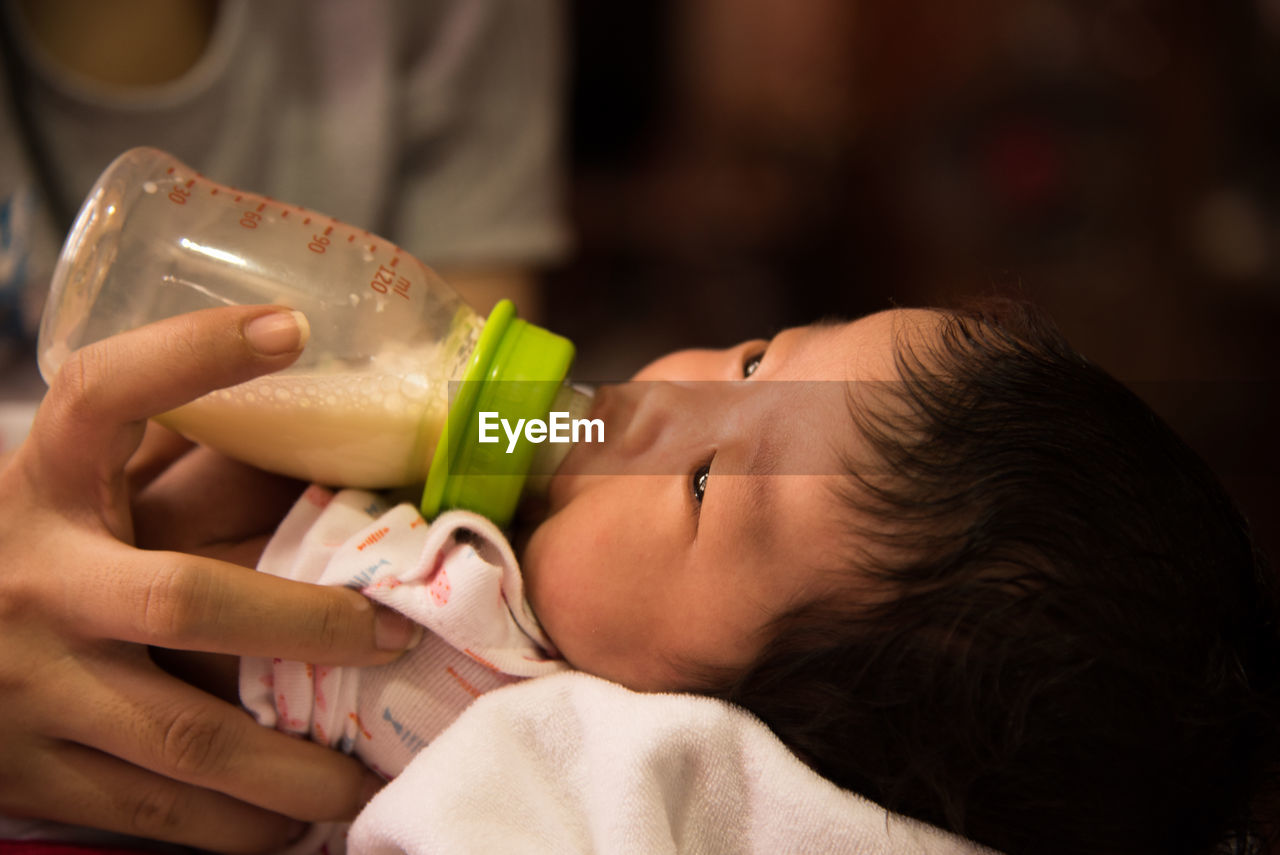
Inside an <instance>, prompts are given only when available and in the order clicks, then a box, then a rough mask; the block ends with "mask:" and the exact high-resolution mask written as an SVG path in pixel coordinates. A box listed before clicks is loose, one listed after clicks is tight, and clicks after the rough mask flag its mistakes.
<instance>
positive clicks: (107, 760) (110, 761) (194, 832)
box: [6, 743, 305, 852]
mask: <svg viewBox="0 0 1280 855" xmlns="http://www.w3.org/2000/svg"><path fill="white" fill-rule="evenodd" d="M53 794H56V795H53ZM6 809H7V810H8V811H10V812H11V813H13V814H15V815H25V816H32V817H39V818H41V819H48V820H53V821H55V822H63V823H69V824H72V825H82V826H88V827H90V828H100V829H103V830H106V831H115V832H119V833H121V834H130V835H134V836H136V837H143V838H146V839H148V840H161V841H165V842H168V843H177V844H182V845H186V846H196V847H199V848H201V849H207V850H214V851H219V852H274V851H279V850H280V849H282V848H283V847H284V846H285V845H286V844H288V843H289V842H290V841H291V840H293V839H294V838H296V837H297V836H298V835H299V834H300V833H301V831H302V830H303V829H304V827H305V826H304V825H303V824H302V823H301V822H300V821H299V820H295V819H292V818H289V817H286V816H281V815H280V814H276V813H272V812H271V811H268V810H265V809H263V808H260V807H255V806H253V805H250V804H246V803H245V802H242V801H239V800H237V799H234V798H231V797H230V796H227V795H224V794H222V793H219V792H215V791H212V790H206V789H203V788H201V787H197V786H193V785H191V784H185V783H182V782H180V781H174V780H173V779H171V778H166V777H164V776H163V775H158V774H156V773H154V772H150V771H148V770H146V769H142V768H140V767H138V766H134V765H132V764H130V763H126V762H124V761H122V760H119V759H117V758H115V757H112V756H110V755H107V754H103V753H101V752H99V751H96V750H94V749H90V748H85V747H83V746H80V745H76V744H74V743H60V744H57V745H55V746H52V747H51V750H49V751H48V752H45V753H44V754H43V755H42V756H41V759H40V762H39V763H38V764H32V768H31V769H29V770H28V774H26V775H25V776H24V778H23V782H22V787H21V789H20V790H18V791H17V792H16V793H15V798H13V799H10V800H8V801H7V804H6Z"/></svg>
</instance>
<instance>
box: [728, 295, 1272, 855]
mask: <svg viewBox="0 0 1280 855" xmlns="http://www.w3.org/2000/svg"><path fill="white" fill-rule="evenodd" d="M940 323H941V325H942V333H941V336H940V337H936V338H935V337H932V336H927V337H924V338H928V339H929V341H928V342H927V343H921V342H920V341H917V340H916V339H917V338H921V337H918V336H913V337H912V340H911V341H907V340H905V339H901V338H900V339H899V341H898V343H897V346H896V348H895V351H896V364H897V368H898V372H899V374H900V376H901V380H902V382H901V383H895V384H892V386H893V388H885V387H881V388H878V389H876V390H875V391H874V392H872V390H870V389H862V390H858V389H855V390H853V391H851V398H856V399H858V400H857V401H856V402H852V403H857V404H858V405H857V406H851V407H850V411H851V413H852V416H853V419H854V423H855V425H856V427H857V430H858V432H859V433H860V434H861V436H862V437H864V438H865V439H866V440H867V441H868V442H869V443H870V446H871V448H872V449H873V451H874V453H875V456H876V457H878V458H879V460H880V462H881V463H882V464H883V465H882V466H881V467H878V468H877V467H873V468H872V471H869V470H868V469H867V468H866V461H865V460H864V461H859V462H854V461H852V460H851V461H849V463H848V470H849V477H848V478H847V479H845V481H846V482H847V483H846V487H845V488H844V489H842V490H840V491H839V501H840V502H842V503H843V504H844V506H845V507H846V508H847V509H848V511H849V514H848V517H849V519H850V523H849V530H848V532H847V535H848V537H847V542H848V543H849V544H850V548H849V561H848V563H849V565H850V568H851V569H850V571H849V572H848V573H846V574H844V575H847V576H848V577H849V579H850V584H849V586H848V590H849V591H850V593H849V596H847V597H836V598H831V599H827V600H824V601H822V602H818V603H813V604H809V605H806V606H804V607H801V608H798V609H796V610H794V611H792V612H791V613H789V614H787V615H785V616H784V617H782V618H781V619H780V620H779V621H778V623H777V624H776V626H775V627H774V629H775V630H776V634H775V635H774V636H773V641H772V642H771V643H770V644H769V645H768V646H767V648H766V649H765V651H764V652H763V653H762V655H761V656H760V657H759V658H758V659H757V661H756V662H755V663H754V665H752V666H751V667H750V668H749V669H748V670H747V671H746V673H743V674H738V675H735V676H734V677H733V678H731V679H727V680H724V681H721V682H720V683H719V684H718V685H715V686H713V687H710V689H709V691H710V692H711V693H712V694H715V695H718V696H720V697H723V698H725V699H727V700H730V701H732V702H735V703H737V704H739V705H741V706H743V707H745V708H746V709H748V710H751V711H752V712H754V713H755V714H756V715H757V716H759V717H760V718H761V719H762V720H763V721H764V722H765V723H766V724H767V725H768V726H769V727H770V728H772V729H773V731H774V732H775V733H776V734H777V735H778V736H779V737H780V738H781V739H782V740H783V741H784V742H786V743H787V744H788V745H790V746H791V747H792V748H793V750H795V751H796V752H797V753H798V754H799V756H800V757H802V758H803V759H804V760H805V761H806V762H808V763H809V764H810V765H811V766H813V767H814V768H815V769H816V770H817V771H818V772H819V773H821V774H822V775H824V776H825V777H827V778H829V779H830V780H832V781H834V782H835V783H837V784H839V785H841V786H843V787H846V788H848V789H851V790H854V791H856V792H859V793H861V794H863V795H865V796H867V797H869V798H871V799H874V800H875V801H877V802H879V803H880V804H882V805H883V806H884V807H886V808H888V809H890V810H893V811H896V812H899V813H902V814H906V815H908V816H912V817H916V818H919V819H923V820H926V821H929V822H932V823H934V824H937V825H939V826H942V827H944V828H948V829H951V830H953V831H956V832H959V833H961V834H964V835H966V836H968V837H970V838H972V839H974V840H976V841H979V842H981V843H984V844H987V845H989V846H992V847H994V848H996V849H998V850H1001V851H1003V852H1007V853H1010V855H1016V853H1040V855H1045V853H1050V855H1051V853H1058V852H1061V853H1072V855H1081V854H1082V853H1146V852H1150V853H1162V855H1168V853H1179V852H1188V853H1192V852H1211V851H1214V850H1215V847H1222V850H1221V851H1235V852H1247V851H1257V847H1258V845H1259V840H1260V838H1259V837H1258V836H1257V835H1258V829H1259V826H1258V824H1257V819H1258V811H1257V806H1258V805H1259V804H1261V803H1262V802H1261V799H1262V798H1263V796H1264V794H1265V793H1272V792H1274V790H1273V789H1271V787H1272V779H1271V777H1270V776H1271V775H1272V773H1274V771H1275V767H1276V757H1277V750H1278V749H1277V744H1278V741H1280V716H1278V709H1280V701H1278V697H1280V675H1278V671H1280V639H1278V635H1277V613H1278V612H1277V597H1276V586H1275V583H1274V581H1273V579H1272V576H1271V575H1270V572H1269V570H1268V568H1267V567H1266V566H1265V565H1264V561H1263V560H1262V558H1261V556H1260V555H1259V553H1258V552H1257V551H1256V550H1255V548H1254V546H1253V544H1252V541H1251V539H1250V536H1249V532H1248V529H1247V526H1246V524H1245V522H1244V520H1243V519H1242V517H1241V516H1240V514H1239V513H1238V512H1237V511H1236V510H1235V508H1234V507H1233V505H1232V503H1231V502H1230V500H1229V499H1228V498H1227V496H1226V495H1225V493H1224V491H1223V489H1222V488H1221V487H1220V486H1219V484H1218V482H1217V480H1216V479H1215V478H1214V476H1213V475H1212V474H1211V473H1210V471H1209V469H1208V468H1207V467H1206V465H1205V464H1204V463H1203V462H1202V461H1201V460H1200V459H1199V458H1198V457H1197V456H1196V455H1195V454H1194V453H1193V452H1192V451H1190V449H1188V448H1187V446H1186V445H1184V444H1183V442H1182V441H1181V440H1179V439H1178V438H1177V436H1175V434H1174V433H1173V432H1172V431H1171V430H1170V429H1169V428H1168V427H1167V426H1166V425H1165V424H1163V423H1162V422H1161V421H1160V420H1159V419H1158V418H1157V417H1156V416H1155V415H1154V413H1152V411H1151V410H1150V409H1149V408H1148V407H1147V406H1146V405H1144V404H1143V403H1142V402H1141V401H1140V400H1139V399H1138V397H1137V396H1136V395H1134V394H1133V393H1132V392H1130V391H1129V390H1128V389H1126V388H1125V387H1124V386H1123V385H1121V384H1120V383H1118V382H1117V381H1115V380H1114V379H1112V378H1111V377H1109V376H1108V375H1107V374H1105V373H1104V372H1103V371H1101V370H1100V369H1098V368H1097V367H1095V366H1094V365H1092V364H1090V363H1089V362H1088V361H1086V360H1085V359H1084V358H1083V357H1081V356H1080V355H1079V354H1077V353H1076V352H1074V351H1073V350H1072V349H1071V348H1070V347H1069V346H1068V345H1067V344H1066V343H1065V342H1064V341H1063V339H1062V338H1061V336H1060V335H1059V334H1058V333H1057V332H1056V331H1055V330H1054V329H1053V328H1052V326H1051V325H1050V324H1049V323H1048V322H1047V321H1046V320H1044V318H1043V317H1042V316H1040V315H1039V314H1038V313H1037V312H1035V311H1034V310H1032V309H1030V308H1028V307H1024V306H1021V305H1018V304H1005V303H1001V304H995V305H989V306H987V307H985V308H982V309H978V310H972V311H963V312H954V313H944V314H942V315H940ZM868 394H870V395H871V398H873V399H874V398H876V396H880V397H879V400H880V403H881V404H885V403H886V402H887V403H888V404H890V406H871V407H867V406H866V402H867V400H868V397H867V396H868ZM877 471H878V472H887V473H890V475H889V476H888V477H880V476H878V475H877V474H876V472H877ZM868 592H871V593H870V595H868Z"/></svg>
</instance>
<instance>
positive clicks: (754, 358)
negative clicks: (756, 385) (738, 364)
mask: <svg viewBox="0 0 1280 855" xmlns="http://www.w3.org/2000/svg"><path fill="white" fill-rule="evenodd" d="M763 359H764V354H763V353H756V354H753V355H751V356H748V357H747V359H746V361H745V362H743V363H742V376H743V377H744V378H745V377H750V376H751V375H752V374H755V373H756V369H757V368H759V367H760V362H761V361H762V360H763Z"/></svg>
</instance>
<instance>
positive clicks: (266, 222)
mask: <svg viewBox="0 0 1280 855" xmlns="http://www.w3.org/2000/svg"><path fill="white" fill-rule="evenodd" d="M176 171H177V170H176V168H175V167H172V166H171V167H169V168H168V169H166V170H165V174H166V175H169V176H172V177H173V180H174V183H173V184H171V185H170V188H171V189H170V191H169V193H168V197H169V200H170V201H171V202H172V203H173V204H175V205H186V204H187V202H188V200H189V199H191V198H192V188H194V187H195V186H196V184H198V183H200V182H201V181H205V180H207V179H205V177H204V176H203V175H200V174H199V173H196V174H195V176H194V177H192V178H188V179H186V180H185V181H184V180H183V178H182V176H181V175H177V174H176ZM144 189H146V191H147V192H148V193H154V192H155V191H156V190H158V189H159V187H158V186H157V185H156V184H155V183H154V182H147V184H146V185H144ZM218 192H219V188H218V186H216V185H213V186H210V188H209V195H210V196H217V195H218ZM242 202H244V203H247V204H249V205H253V204H254V203H255V202H256V203H257V205H256V206H255V207H253V208H252V209H244V208H240V209H236V210H235V213H236V214H238V215H239V225H240V226H241V227H242V228H245V229H250V230H254V229H257V228H258V227H260V226H262V227H266V226H270V225H273V224H275V223H276V222H283V221H284V220H287V219H288V217H289V214H291V213H297V214H300V215H302V218H301V220H300V222H301V224H302V225H304V226H308V225H311V221H312V219H313V215H314V213H315V212H313V211H309V210H308V209H306V208H304V207H302V206H301V205H295V206H293V207H292V208H290V207H289V206H287V205H285V204H283V203H281V202H279V201H277V200H275V199H272V198H271V197H270V196H258V195H255V194H245V193H236V194H235V195H234V197H232V199H231V204H233V205H239V204H240V203H242ZM275 205H279V207H280V214H279V218H278V220H277V219H275V218H273V214H272V210H269V208H274V206H275ZM328 219H329V224H328V225H327V226H325V228H324V230H323V231H322V232H319V233H312V234H311V235H310V236H309V239H308V240H307V249H309V250H310V251H311V252H313V253H315V254H316V255H325V254H326V252H327V251H328V249H329V246H330V245H331V244H332V241H333V240H335V239H336V237H331V235H333V233H334V231H335V230H337V229H338V228H342V229H343V230H344V231H346V232H347V243H349V244H353V245H354V244H355V243H356V237H357V236H363V237H365V238H372V237H374V235H373V234H371V233H370V232H369V231H368V230H357V229H354V228H351V227H350V226H346V225H345V224H344V223H340V222H338V220H336V219H334V218H332V217H329V218H328ZM295 222H297V221H295ZM379 249H381V246H380V245H379V244H378V243H377V242H376V241H372V240H371V241H370V242H369V243H367V244H366V243H363V242H362V243H361V250H362V252H363V256H364V260H365V261H369V262H372V261H374V260H375V256H376V255H377V253H378V251H379ZM390 249H391V251H392V257H391V259H390V260H389V261H388V262H386V263H379V264H378V269H377V271H375V272H374V274H373V278H372V279H371V280H370V282H369V288H370V289H371V290H373V291H375V292H376V293H378V294H382V295H390V294H395V295H396V296H398V297H402V298H403V299H405V300H409V299H411V298H410V295H409V292H410V289H411V288H412V282H411V281H410V280H409V278H408V277H406V276H404V275H403V274H401V273H400V272H399V271H398V270H397V269H396V268H397V267H398V266H399V264H400V254H401V253H402V252H403V250H401V249H400V247H398V246H395V245H394V244H391V245H390ZM418 266H419V267H421V268H422V269H423V270H427V269H428V268H427V267H426V265H425V264H423V263H422V262H421V261H419V262H418Z"/></svg>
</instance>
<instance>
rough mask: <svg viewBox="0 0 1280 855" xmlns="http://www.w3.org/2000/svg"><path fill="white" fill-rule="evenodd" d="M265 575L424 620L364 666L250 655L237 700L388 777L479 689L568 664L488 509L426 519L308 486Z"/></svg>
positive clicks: (265, 720) (270, 722)
mask: <svg viewBox="0 0 1280 855" xmlns="http://www.w3.org/2000/svg"><path fill="white" fill-rule="evenodd" d="M258 569H259V570H260V571H262V572H267V573H272V574H274V575H277V576H284V577H286V578H290V579H300V580H303V581H308V582H317V583H319V584H324V585H345V586H347V587H349V588H355V589H356V590H358V591H360V592H361V593H363V594H364V595H365V596H367V597H369V598H370V599H371V600H373V601H375V602H377V603H380V604H382V605H384V606H387V607H390V608H393V609H396V610H397V611H400V612H402V613H404V614H406V615H408V616H409V617H411V618H413V619H414V620H415V621H417V622H419V623H420V624H422V625H423V626H424V627H426V631H425V635H424V637H423V639H422V641H421V642H420V643H419V644H418V645H417V646H416V647H414V648H413V649H412V650H410V651H409V652H408V653H406V654H405V655H403V656H401V657H400V658H399V659H397V660H396V661H394V662H392V663H390V664H388V665H382V666H378V667H372V668H340V667H333V668H328V667H320V666H313V665H309V664H305V663H300V662H287V661H283V660H279V659H275V660H272V659H244V660H242V662H241V666H240V696H241V700H242V701H243V703H244V704H245V706H246V707H248V708H249V710H250V711H251V712H252V713H253V714H254V716H255V717H256V718H257V719H258V721H259V722H260V723H262V724H263V725H266V726H268V727H275V728H277V729H279V730H283V731H286V732H288V733H295V734H300V735H306V736H308V737H310V738H311V739H313V740H315V741H316V742H320V743H322V744H324V745H328V746H331V747H335V748H340V749H342V750H343V751H347V752H349V753H353V754H355V755H356V756H357V757H359V758H360V759H361V760H363V761H364V762H365V763H366V764H367V765H368V766H369V767H370V768H372V769H374V770H375V771H377V772H379V773H380V774H382V775H383V776H385V777H387V778H392V777H394V776H395V775H397V774H399V773H400V771H401V770H402V769H403V768H404V767H405V766H406V765H407V764H408V762H409V761H410V760H411V759H412V758H413V755H414V754H416V753H417V752H418V751H419V750H420V749H421V748H422V747H424V746H425V745H426V744H427V743H428V742H430V741H431V740H432V739H433V738H434V737H435V736H436V734H438V733H439V732H440V731H441V730H443V729H444V728H445V727H446V726H447V725H448V724H449V723H450V722H452V721H453V720H454V719H455V718H457V716H458V715H459V714H460V713H461V712H462V711H463V709H465V708H466V707H467V705H468V704H470V703H471V702H472V701H473V700H474V699H475V698H476V697H478V696H479V695H481V694H483V693H484V692H487V691H490V690H491V689H496V688H498V687H499V686H504V685H506V684H508V683H512V682H515V681H516V680H519V679H522V678H525V677H534V676H539V675H542V674H551V673H555V672H557V671H562V670H566V669H567V667H568V666H566V665H565V663H564V662H563V661H562V660H560V659H559V658H558V657H557V655H556V653H555V650H554V648H553V647H552V645H551V642H550V641H549V640H548V639H547V637H546V636H545V634H544V633H543V632H542V629H541V628H540V627H539V626H538V622H537V620H536V619H535V618H534V616H533V612H532V611H531V610H530V609H529V606H528V603H527V602H526V601H525V598H524V587H523V583H522V581H521V577H520V568H519V566H518V565H517V563H516V559H515V555H514V554H513V553H512V551H511V547H510V545H509V544H508V543H507V541H506V539H505V538H504V537H503V535H502V533H501V532H500V531H499V530H498V529H497V527H496V526H494V525H493V523H491V522H489V521H488V520H487V519H485V518H484V517H481V516H478V515H476V514H472V513H468V512H465V511H449V512H447V513H444V514H441V515H440V516H439V517H437V518H436V520H435V521H434V522H432V523H430V524H428V523H427V522H426V521H425V520H424V519H423V518H422V517H421V516H420V515H419V514H418V512H417V510H416V509H415V508H413V507H412V506H411V505H407V504H402V505H397V506H396V507H394V508H391V509H389V510H388V508H387V506H386V504H385V503H384V502H383V500H382V499H380V498H379V497H378V496H375V495H374V494H372V493H367V492H363V491H359V490H343V491H341V492H339V493H337V494H336V495H335V494H333V493H331V492H330V491H328V490H325V489H323V488H321V487H315V486H313V487H310V488H308V489H307V491H306V492H305V493H304V494H303V495H302V497H301V498H300V499H299V500H298V502H297V504H295V505H294V507H293V509H292V510H291V511H290V512H289V514H288V516H287V517H285V519H284V522H282V523H281V525H280V527H279V529H277V531H276V534H275V535H274V536H273V537H272V539H271V542H270V543H269V544H268V545H267V548H266V550H265V551H264V552H263V554H262V559H261V560H260V561H259V563H258Z"/></svg>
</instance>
